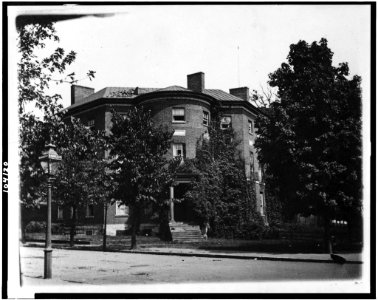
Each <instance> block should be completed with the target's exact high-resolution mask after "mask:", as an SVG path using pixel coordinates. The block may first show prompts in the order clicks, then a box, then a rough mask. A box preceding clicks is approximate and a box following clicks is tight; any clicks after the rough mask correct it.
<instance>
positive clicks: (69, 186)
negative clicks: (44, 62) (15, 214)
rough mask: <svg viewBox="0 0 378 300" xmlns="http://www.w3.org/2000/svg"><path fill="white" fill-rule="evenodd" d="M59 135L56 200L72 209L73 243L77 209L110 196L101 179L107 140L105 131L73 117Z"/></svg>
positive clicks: (103, 177) (71, 234)
mask: <svg viewBox="0 0 378 300" xmlns="http://www.w3.org/2000/svg"><path fill="white" fill-rule="evenodd" d="M60 136H61V138H60V139H56V143H57V146H58V148H59V150H60V154H61V156H62V162H61V164H60V165H59V168H58V171H57V174H56V175H55V178H56V180H55V183H54V192H55V199H56V202H57V203H59V204H60V205H62V206H65V207H69V208H71V209H72V210H71V212H72V213H71V222H70V224H69V225H70V228H71V230H70V245H71V246H73V244H74V236H75V229H76V225H77V221H78V220H77V218H76V214H77V212H78V210H83V208H85V207H86V206H87V205H94V204H99V203H103V202H104V201H107V200H108V199H109V197H107V196H108V191H109V188H107V187H105V186H104V182H103V181H102V180H104V179H105V177H106V176H107V174H106V168H105V162H103V156H104V149H105V141H104V134H103V132H101V131H93V130H92V129H90V128H89V127H86V126H84V125H83V124H82V123H81V122H80V121H79V120H77V119H74V118H72V119H70V120H66V123H65V124H64V126H63V128H62V134H61V135H60Z"/></svg>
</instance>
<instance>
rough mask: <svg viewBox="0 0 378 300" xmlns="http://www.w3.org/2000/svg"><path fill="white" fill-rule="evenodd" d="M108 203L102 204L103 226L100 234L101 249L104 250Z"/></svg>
mask: <svg viewBox="0 0 378 300" xmlns="http://www.w3.org/2000/svg"><path fill="white" fill-rule="evenodd" d="M107 213H108V204H107V203H105V205H104V227H103V234H102V251H106V224H107Z"/></svg>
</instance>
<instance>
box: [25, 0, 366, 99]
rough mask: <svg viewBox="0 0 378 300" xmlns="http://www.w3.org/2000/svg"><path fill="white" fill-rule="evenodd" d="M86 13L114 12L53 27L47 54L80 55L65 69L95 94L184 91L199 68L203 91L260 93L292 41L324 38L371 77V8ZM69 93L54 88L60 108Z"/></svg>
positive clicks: (341, 58)
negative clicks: (91, 74)
mask: <svg viewBox="0 0 378 300" xmlns="http://www.w3.org/2000/svg"><path fill="white" fill-rule="evenodd" d="M23 9H24V10H26V11H28V8H27V7H26V8H23ZM30 9H38V10H46V7H45V8H43V7H38V8H35V7H31V8H29V11H30ZM50 9H54V8H50ZM60 9H61V8H60ZM77 9H78V8H75V7H67V8H64V10H65V11H68V12H70V11H71V12H74V11H76V10H77ZM80 9H82V8H80ZM84 11H85V12H93V11H94V12H110V13H115V15H114V16H111V17H106V18H99V17H85V18H81V19H75V20H68V21H62V22H58V23H57V24H56V30H57V33H58V35H59V37H60V43H59V44H57V43H54V44H53V45H50V46H51V47H47V48H46V49H45V51H47V52H48V51H51V50H53V49H55V48H56V47H58V46H59V47H63V48H64V49H65V50H66V51H69V50H74V51H75V52H77V59H76V61H75V63H74V64H73V66H72V67H70V68H69V69H68V70H67V71H68V72H71V71H72V72H75V74H77V78H78V79H81V80H80V81H79V82H78V84H79V85H84V86H89V87H93V88H95V90H96V91H98V90H100V89H102V88H104V87H107V86H129V87H135V86H139V87H167V86H170V85H180V86H183V87H186V75H188V74H192V73H195V72H199V71H202V72H204V73H205V87H206V88H219V89H222V90H224V91H227V92H228V90H229V89H230V88H235V87H240V86H248V87H249V88H250V89H251V90H252V89H256V90H261V88H266V86H267V81H268V79H269V78H268V74H269V73H271V72H274V71H275V70H276V69H277V68H279V66H280V65H281V63H282V62H284V61H285V60H286V57H287V55H288V53H289V46H290V45H291V44H293V43H297V42H298V41H299V40H305V41H307V42H308V43H311V42H313V41H319V40H320V39H321V38H322V37H324V38H326V39H327V40H328V42H329V47H330V48H331V50H332V51H333V52H334V64H335V65H337V64H339V63H340V62H348V63H349V66H350V70H351V74H352V75H353V74H358V75H361V76H362V77H363V79H366V78H367V77H368V74H366V71H367V70H368V68H369V57H370V11H369V7H368V6H361V5H359V6H356V5H336V6H332V5H223V6H222V5H197V6H190V5H187V6H184V5H181V6H180V5H170V6H158V5H152V6H146V5H139V6H100V7H88V8H85V9H84ZM47 52H46V53H47ZM88 70H94V71H96V77H95V79H94V80H92V81H89V80H88V79H85V74H86V72H87V71H88ZM67 74H68V73H67ZM69 90H70V88H69V85H68V84H66V85H62V86H60V87H57V86H54V91H58V92H59V93H60V94H62V96H63V99H64V106H68V105H69V104H70V92H69Z"/></svg>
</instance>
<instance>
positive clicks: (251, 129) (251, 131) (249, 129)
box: [248, 120, 253, 134]
mask: <svg viewBox="0 0 378 300" xmlns="http://www.w3.org/2000/svg"><path fill="white" fill-rule="evenodd" d="M248 133H249V134H253V124H252V121H251V120H248Z"/></svg>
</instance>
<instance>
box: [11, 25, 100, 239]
mask: <svg viewBox="0 0 378 300" xmlns="http://www.w3.org/2000/svg"><path fill="white" fill-rule="evenodd" d="M17 29H18V34H19V36H18V42H19V43H18V47H19V52H20V62H19V63H18V94H19V95H18V107H19V116H20V148H19V149H20V157H21V160H20V183H21V186H20V199H21V204H22V206H23V207H24V208H31V207H39V204H40V202H41V200H43V199H44V197H45V193H44V190H43V188H44V185H43V184H44V183H45V181H46V179H45V178H44V174H43V172H42V170H41V167H40V162H39V156H41V154H42V152H43V150H44V149H45V145H46V144H47V143H49V142H53V143H55V144H56V145H57V146H58V147H59V148H64V147H65V145H67V144H66V143H67V137H68V136H66V134H67V133H69V132H71V130H72V128H78V127H77V126H76V127H69V125H68V124H66V123H64V114H65V113H66V111H65V110H63V106H62V104H61V103H60V100H61V96H60V95H58V94H53V95H50V94H49V88H50V85H51V83H52V82H55V83H57V84H59V83H63V82H67V83H71V84H72V83H74V82H76V81H77V80H76V79H75V74H74V73H71V74H68V75H65V74H64V73H65V70H66V68H67V67H68V66H69V65H71V64H72V63H73V62H74V60H75V58H76V53H75V52H73V51H71V52H69V53H68V54H66V53H65V51H64V49H62V48H57V49H56V50H55V51H54V52H53V53H52V54H50V55H48V56H47V57H44V58H41V57H39V55H38V54H37V53H38V51H40V50H41V49H43V48H45V47H46V43H47V42H59V37H58V35H57V34H56V31H55V28H54V24H53V23H43V24H38V23H35V24H27V25H24V26H20V27H18V28H17ZM94 73H95V72H94V71H88V73H87V76H88V77H89V78H90V79H91V78H93V77H94ZM54 76H59V77H60V78H56V77H54ZM28 104H34V105H35V108H36V109H37V110H38V111H41V112H42V113H43V117H42V118H39V117H37V116H36V114H35V111H33V112H27V111H26V105H28ZM81 142H82V141H78V143H81ZM77 146H78V147H80V145H77ZM59 150H60V149H59ZM22 212H23V216H22V220H24V219H25V218H24V217H25V216H24V214H25V212H26V210H25V209H23V210H22ZM25 226H26V224H23V225H22V228H23V232H24V229H25Z"/></svg>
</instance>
